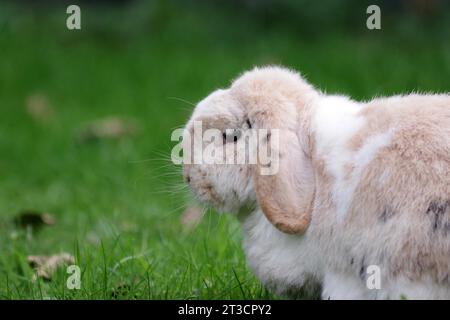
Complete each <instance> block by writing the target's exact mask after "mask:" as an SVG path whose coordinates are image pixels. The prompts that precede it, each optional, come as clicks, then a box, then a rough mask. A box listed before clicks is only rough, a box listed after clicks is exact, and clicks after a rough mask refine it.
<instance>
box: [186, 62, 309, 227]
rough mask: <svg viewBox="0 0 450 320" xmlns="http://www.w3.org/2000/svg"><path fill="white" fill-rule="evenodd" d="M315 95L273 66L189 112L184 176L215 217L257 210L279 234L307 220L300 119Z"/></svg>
mask: <svg viewBox="0 0 450 320" xmlns="http://www.w3.org/2000/svg"><path fill="white" fill-rule="evenodd" d="M316 96H317V92H316V91H315V90H314V89H313V88H312V87H311V86H310V85H309V84H307V83H306V82H305V81H304V80H303V79H302V78H300V76H299V75H298V74H297V73H294V72H291V71H289V70H287V69H282V68H278V67H267V68H262V69H254V70H252V71H249V72H246V73H244V74H243V75H242V76H241V77H240V78H238V79H237V80H236V81H234V82H233V84H232V85H231V87H230V88H227V89H220V90H216V91H214V92H213V93H211V94H210V95H209V96H208V97H206V98H205V99H204V100H202V101H201V102H200V103H199V104H198V105H197V106H196V108H195V110H194V112H193V115H192V117H191V119H190V120H189V122H188V123H187V125H186V128H185V129H186V130H185V135H184V137H183V151H184V178H185V180H186V182H187V183H188V184H189V185H190V187H191V189H192V190H193V192H194V193H195V194H196V195H197V197H198V198H199V199H200V200H202V201H204V202H206V203H208V204H211V205H212V206H213V207H215V208H216V209H218V210H220V211H227V212H237V211H239V210H240V209H241V208H243V207H248V206H259V207H260V208H261V209H262V211H263V212H264V214H265V215H266V217H267V219H268V220H269V221H270V222H271V223H272V224H273V225H274V226H275V227H277V228H278V229H279V230H281V231H283V232H286V233H291V234H298V233H303V232H305V231H306V229H307V227H308V225H309V222H310V218H311V217H310V213H311V210H312V207H311V206H312V201H313V197H314V177H313V173H312V168H311V161H310V158H309V155H310V152H309V150H310V147H309V141H308V138H307V137H308V136H309V135H308V129H309V128H308V123H307V121H306V120H305V119H306V118H307V117H305V116H304V115H305V114H306V113H307V112H308V108H307V105H308V103H309V102H310V100H311V99H314V98H315V97H316Z"/></svg>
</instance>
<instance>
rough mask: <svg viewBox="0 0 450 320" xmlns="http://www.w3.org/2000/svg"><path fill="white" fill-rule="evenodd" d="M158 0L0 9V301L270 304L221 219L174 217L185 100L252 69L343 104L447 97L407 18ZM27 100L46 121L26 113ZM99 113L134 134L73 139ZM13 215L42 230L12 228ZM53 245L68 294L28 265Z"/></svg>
mask: <svg viewBox="0 0 450 320" xmlns="http://www.w3.org/2000/svg"><path fill="white" fill-rule="evenodd" d="M157 3H159V5H158V6H157V8H150V6H147V5H141V7H139V6H137V7H132V8H126V9H123V8H112V9H111V8H110V9H108V10H105V9H103V8H93V7H92V8H91V7H86V8H85V9H83V8H82V10H83V11H82V12H83V15H82V19H83V20H82V23H83V26H82V30H81V31H68V30H67V29H66V28H65V19H66V14H65V8H62V7H56V8H53V9H51V10H50V9H49V10H47V9H45V10H44V9H42V8H37V7H32V8H28V9H25V8H24V7H15V6H11V5H7V3H3V4H1V5H0V58H1V59H0V112H1V117H0V299H113V298H114V299H166V298H169V299H231V298H232V299H258V298H263V299H264V298H279V297H276V296H274V295H272V294H271V293H269V292H268V291H267V290H266V289H264V287H263V286H262V285H261V284H260V283H259V282H258V280H257V279H256V278H255V277H254V276H253V275H252V273H251V271H250V270H249V269H248V268H247V266H246V263H245V257H244V254H243V251H242V249H241V233H240V228H239V225H238V223H237V221H236V220H235V219H234V218H233V217H232V216H230V215H219V214H217V213H215V212H214V211H212V210H204V211H205V215H204V217H203V219H202V220H201V221H200V223H199V224H198V226H196V227H192V228H187V227H186V225H184V224H183V223H182V220H181V216H182V215H183V212H184V210H185V208H186V207H189V206H192V204H193V203H194V202H193V199H192V197H191V196H190V195H189V192H188V190H186V188H185V187H184V186H183V184H182V179H181V176H180V168H179V167H177V166H174V165H172V164H171V162H170V158H169V157H170V151H171V148H172V146H173V145H174V144H175V143H174V142H171V141H170V133H171V131H172V130H173V129H174V128H177V127H180V126H182V125H183V124H184V123H185V122H186V120H187V119H188V117H189V115H190V112H191V110H192V105H191V103H190V102H192V103H195V102H197V101H199V100H200V99H201V98H202V97H203V96H205V95H206V94H208V93H209V92H210V91H212V90H214V89H215V88H218V87H223V86H227V85H228V84H229V83H230V81H231V80H232V79H233V78H235V77H236V76H237V75H238V74H239V73H240V72H242V71H244V70H246V69H249V68H251V67H252V66H255V65H264V64H283V65H286V66H289V67H291V68H294V69H297V70H299V71H301V72H302V73H303V74H304V75H306V77H307V78H308V79H309V81H311V82H312V83H313V84H315V85H316V86H318V87H319V88H321V89H322V90H325V91H327V92H339V93H343V94H348V95H351V96H352V97H354V98H355V99H369V98H371V97H373V96H376V95H378V96H379V95H389V94H395V93H401V92H411V91H434V92H446V91H449V75H450V42H449V41H444V39H445V37H444V36H443V35H442V34H434V33H433V34H431V33H430V32H427V31H426V30H428V29H425V31H424V29H421V28H417V22H414V21H412V22H411V21H404V22H403V24H399V23H394V22H393V21H392V20H387V22H386V24H385V25H383V30H381V31H369V30H367V29H366V28H365V15H364V12H362V13H361V19H360V20H361V23H360V24H358V25H357V27H356V29H355V30H353V31H352V32H344V31H340V30H335V28H334V27H333V25H326V24H325V25H322V26H321V25H320V23H318V24H317V25H315V26H309V29H308V30H306V31H305V30H303V31H302V29H301V27H298V28H291V27H290V25H289V23H281V22H276V23H273V24H270V25H268V24H266V23H263V22H261V21H260V20H258V19H247V18H248V16H247V13H245V12H243V13H241V12H233V11H232V10H230V9H227V8H225V9H223V8H222V9H221V10H218V9H214V8H211V7H204V8H202V9H201V10H200V9H198V8H196V9H193V8H192V7H189V6H186V7H183V8H180V7H177V6H170V5H167V4H166V5H164V4H161V3H165V2H157ZM155 6H156V5H155ZM147 9H148V11H146V10H147ZM150 9H151V10H150ZM230 19H232V21H231V20H230ZM230 21H231V23H230ZM409 26H413V27H415V28H416V29H410V28H409ZM390 28H391V29H390ZM430 28H431V27H430ZM416 30H421V32H419V31H417V32H416ZM445 35H446V34H445ZM447 40H448V39H447ZM33 99H34V100H33ZM36 99H38V101H41V104H43V105H44V106H45V107H46V108H47V109H48V110H50V111H48V110H47V109H46V110H47V111H48V112H47V113H49V114H46V113H45V112H44V114H43V115H42V114H39V110H40V109H39V110H38V115H36V114H34V115H33V114H32V113H30V110H29V105H30V103H31V104H33V101H35V100H36ZM39 99H40V100H39ZM30 101H31V102H30ZM35 103H36V102H35ZM27 106H28V109H27ZM111 116H117V117H126V118H129V119H133V120H134V121H135V122H136V125H137V127H138V128H139V130H138V131H137V133H136V134H135V135H132V136H123V137H120V138H119V139H99V140H98V141H79V139H77V136H78V135H79V133H80V130H83V127H85V126H86V124H87V123H90V122H92V121H95V120H96V119H102V118H105V117H111ZM23 210H36V211H39V212H48V213H50V214H51V215H52V216H53V217H54V219H55V223H54V224H53V225H51V226H44V227H42V228H41V229H40V230H37V229H36V228H33V227H30V226H28V227H26V228H22V227H20V226H18V225H17V223H15V222H14V221H15V218H16V217H17V215H18V214H19V213H20V212H22V211H23ZM61 252H67V253H69V254H71V255H73V256H74V258H75V264H76V265H78V266H79V267H80V269H81V272H82V274H81V288H80V289H79V290H69V289H68V288H67V287H66V279H67V277H68V276H69V275H68V274H67V273H66V270H65V268H59V269H58V270H57V271H56V273H55V274H54V275H52V277H51V279H50V280H44V279H41V278H37V279H35V278H34V277H33V275H34V270H33V268H31V267H30V266H29V264H28V262H27V257H28V256H30V255H51V254H58V253H61Z"/></svg>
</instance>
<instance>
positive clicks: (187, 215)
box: [180, 205, 203, 231]
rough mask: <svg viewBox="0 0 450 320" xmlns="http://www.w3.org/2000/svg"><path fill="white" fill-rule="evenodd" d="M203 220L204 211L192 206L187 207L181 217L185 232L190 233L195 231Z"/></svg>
mask: <svg viewBox="0 0 450 320" xmlns="http://www.w3.org/2000/svg"><path fill="white" fill-rule="evenodd" d="M202 218H203V213H202V210H201V209H200V208H199V207H197V206H195V205H192V206H189V207H187V208H186V210H184V212H183V214H182V215H181V218H180V220H181V225H182V226H183V228H184V229H185V230H187V231H189V230H192V229H194V228H195V227H196V226H197V225H198V224H199V223H200V221H201V220H202Z"/></svg>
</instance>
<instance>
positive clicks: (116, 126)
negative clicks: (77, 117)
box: [77, 117, 139, 143]
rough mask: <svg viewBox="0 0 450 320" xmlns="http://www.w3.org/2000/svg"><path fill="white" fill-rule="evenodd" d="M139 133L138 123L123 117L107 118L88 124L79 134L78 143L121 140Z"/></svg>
mask: <svg viewBox="0 0 450 320" xmlns="http://www.w3.org/2000/svg"><path fill="white" fill-rule="evenodd" d="M138 132H139V127H138V124H137V121H136V120H134V119H128V118H122V117H107V118H104V119H99V120H96V121H93V122H91V123H88V124H87V125H86V126H84V127H83V128H82V129H81V130H80V131H79V133H78V136H77V141H78V142H81V143H84V142H90V141H95V140H100V139H120V138H123V137H127V136H134V135H136V134H137V133H138Z"/></svg>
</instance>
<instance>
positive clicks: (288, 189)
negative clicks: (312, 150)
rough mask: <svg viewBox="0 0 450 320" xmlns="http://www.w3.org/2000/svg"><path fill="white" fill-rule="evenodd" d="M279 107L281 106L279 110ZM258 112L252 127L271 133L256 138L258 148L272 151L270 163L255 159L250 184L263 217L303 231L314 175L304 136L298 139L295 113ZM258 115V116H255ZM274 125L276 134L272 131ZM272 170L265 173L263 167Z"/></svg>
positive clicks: (285, 229)
mask: <svg viewBox="0 0 450 320" xmlns="http://www.w3.org/2000/svg"><path fill="white" fill-rule="evenodd" d="M280 109H281V110H280ZM280 109H278V108H277V109H276V110H275V109H274V108H271V110H270V111H267V109H266V111H265V112H263V114H262V115H261V114H259V117H257V119H256V120H255V127H256V128H258V127H259V128H268V129H270V131H271V132H272V134H268V135H267V137H265V138H264V139H259V143H260V144H262V145H260V146H259V148H261V147H262V148H265V147H266V146H265V144H268V146H267V147H268V148H269V149H270V150H271V152H275V156H274V155H273V154H272V155H271V163H270V165H264V164H263V163H261V161H260V160H259V157H258V163H257V165H256V170H255V172H254V185H255V189H256V196H257V199H258V203H259V205H260V207H261V209H262V211H263V212H264V214H265V216H266V217H267V219H268V220H269V221H270V222H271V223H272V224H273V225H274V226H275V227H276V228H278V229H279V230H280V231H282V232H285V233H288V234H302V233H304V232H305V231H306V230H307V229H308V227H309V224H310V222H311V213H312V206H313V200H314V194H315V179H314V173H313V169H312V164H311V159H310V155H309V154H308V153H309V148H308V147H307V146H305V145H304V144H306V143H304V141H303V140H305V141H306V139H303V137H301V138H302V139H299V136H298V132H300V130H298V129H299V128H298V126H299V124H298V123H297V117H296V115H294V116H293V115H292V114H290V113H285V114H275V115H274V114H271V113H273V112H276V113H279V112H282V113H283V108H280ZM258 118H259V119H258ZM275 129H278V134H274V132H275V131H276V130H275ZM276 139H278V141H275V140H276ZM268 168H272V169H273V170H272V171H271V172H270V171H269V174H267V169H268Z"/></svg>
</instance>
